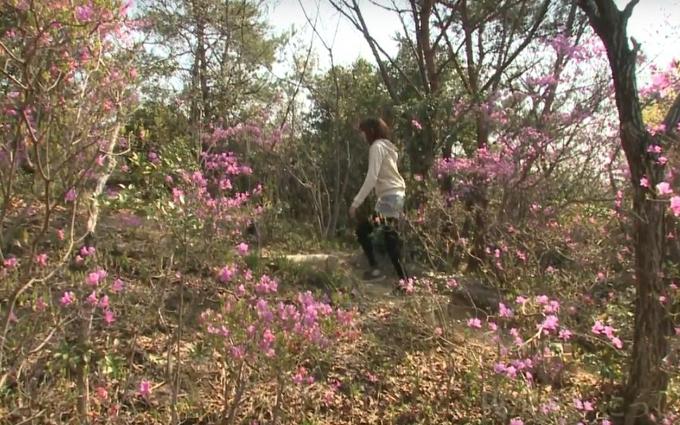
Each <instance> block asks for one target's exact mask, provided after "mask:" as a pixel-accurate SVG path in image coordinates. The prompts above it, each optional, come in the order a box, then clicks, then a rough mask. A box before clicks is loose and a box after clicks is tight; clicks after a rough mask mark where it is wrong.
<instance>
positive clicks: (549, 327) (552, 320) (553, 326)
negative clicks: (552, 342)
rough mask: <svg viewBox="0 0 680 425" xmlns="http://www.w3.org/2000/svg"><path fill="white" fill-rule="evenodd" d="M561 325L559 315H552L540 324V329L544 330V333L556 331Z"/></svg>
mask: <svg viewBox="0 0 680 425" xmlns="http://www.w3.org/2000/svg"><path fill="white" fill-rule="evenodd" d="M559 325H560V321H559V319H558V318H557V316H554V315H550V316H546V318H545V320H543V323H541V324H540V325H539V329H541V330H543V333H550V332H551V331H556V330H557V328H558V327H559Z"/></svg>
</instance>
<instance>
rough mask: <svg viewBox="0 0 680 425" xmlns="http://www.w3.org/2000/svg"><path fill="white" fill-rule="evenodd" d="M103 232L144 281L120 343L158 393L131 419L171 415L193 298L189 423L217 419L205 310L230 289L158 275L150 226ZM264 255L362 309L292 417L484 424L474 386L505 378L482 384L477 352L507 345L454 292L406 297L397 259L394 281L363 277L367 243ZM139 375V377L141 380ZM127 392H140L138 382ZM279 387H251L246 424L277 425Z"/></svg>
mask: <svg viewBox="0 0 680 425" xmlns="http://www.w3.org/2000/svg"><path fill="white" fill-rule="evenodd" d="M102 228H103V229H104V231H105V233H106V234H108V235H110V237H111V239H109V243H110V244H111V245H112V246H111V247H109V249H112V250H113V251H114V252H116V253H117V254H118V255H117V257H115V258H113V260H112V262H113V263H115V264H116V267H118V268H119V269H120V270H121V272H122V274H123V275H127V276H128V279H133V280H134V281H135V284H133V285H131V293H130V297H131V299H132V300H136V302H134V301H133V303H132V305H131V306H130V307H129V308H128V311H126V312H122V315H125V316H128V317H129V318H131V320H129V321H128V320H126V323H129V324H130V325H126V328H124V329H122V330H121V334H120V340H119V342H118V343H119V344H122V345H125V346H126V347H125V350H122V351H124V352H126V356H125V357H126V362H127V363H128V368H129V370H131V371H133V374H134V373H135V371H136V373H138V374H139V375H140V376H139V378H141V376H142V374H143V375H144V376H147V377H150V378H151V379H152V380H153V382H154V388H153V393H154V397H153V398H152V399H151V400H150V401H149V402H148V403H147V402H144V401H140V400H138V399H135V398H134V397H132V395H131V394H130V397H129V402H130V404H129V405H128V406H126V409H124V410H125V411H126V413H125V416H127V419H128V420H129V421H133V422H134V423H167V422H166V420H167V417H168V416H167V415H169V412H168V407H167V405H168V404H169V402H170V399H171V394H170V393H171V390H170V387H171V385H170V382H169V381H170V380H169V379H168V376H170V374H169V371H170V370H171V369H172V368H173V364H172V363H173V362H172V359H171V356H169V355H168V354H167V353H168V352H169V351H171V350H172V346H173V345H174V344H175V329H176V325H175V323H176V322H177V320H178V317H179V316H178V310H179V305H180V303H182V304H183V306H184V309H183V311H182V313H183V314H182V315H183V322H184V330H183V334H184V341H182V344H181V346H182V347H181V358H182V365H181V369H180V370H181V373H180V376H181V384H180V385H181V388H182V390H181V392H180V396H179V401H178V410H179V411H180V413H181V414H180V416H181V417H184V418H185V419H184V422H183V423H185V424H191V423H195V424H199V423H200V424H210V423H216V421H217V417H218V416H219V413H220V412H221V410H222V408H223V406H224V399H223V397H222V388H223V384H224V379H225V377H224V376H223V374H222V373H221V372H220V371H219V370H216V369H215V366H216V365H215V364H214V362H213V363H212V364H211V363H210V362H207V361H205V359H206V358H207V353H206V352H205V347H204V346H203V344H202V342H201V339H200V337H199V335H200V334H201V332H199V328H200V324H199V322H200V320H199V317H200V314H201V312H203V311H204V310H205V309H207V308H215V307H216V305H217V304H216V301H217V299H218V297H219V288H217V287H216V286H217V285H216V284H214V283H212V282H211V283H206V280H209V279H210V278H209V277H206V276H203V277H202V278H201V277H200V276H199V277H198V278H197V279H188V282H189V283H187V284H186V287H185V289H184V291H183V293H182V297H181V298H182V299H181V300H180V296H179V291H178V284H177V281H176V280H177V279H173V278H171V277H168V276H164V275H163V273H162V272H161V273H158V272H157V271H152V269H156V270H158V269H159V268H162V267H164V265H163V264H162V263H165V262H167V261H169V260H168V259H167V258H165V259H164V258H159V257H158V255H157V253H158V252H162V251H159V250H158V248H159V247H162V246H163V245H164V241H163V239H164V238H163V237H162V236H161V235H160V234H157V233H156V232H154V231H153V230H150V229H149V228H147V226H146V225H138V223H137V224H136V225H133V226H122V227H121V226H116V225H107V224H106V223H104V224H103V225H102ZM105 238H106V237H105ZM105 238H104V239H105ZM329 251H330V252H329ZM261 261H262V262H263V263H264V264H265V268H267V269H268V270H269V271H270V273H271V274H272V275H273V276H275V277H277V278H278V279H279V280H280V281H281V284H280V291H281V292H283V293H285V292H290V293H293V292H298V291H304V290H313V291H315V292H317V293H326V294H328V295H330V296H331V298H332V299H334V298H338V296H339V298H340V299H342V304H343V307H344V308H349V309H352V308H356V310H357V311H358V312H359V314H358V317H357V322H356V325H357V329H358V331H359V332H358V333H357V337H356V339H354V340H353V341H352V342H351V343H348V344H341V345H340V346H337V347H335V349H334V351H333V355H332V357H331V358H329V359H327V360H325V362H324V364H319V365H309V366H310V368H311V369H317V371H318V370H322V372H321V374H322V375H323V382H319V383H318V384H314V385H312V386H308V387H305V388H291V389H290V391H289V392H288V394H287V396H286V402H285V403H284V407H283V413H284V415H285V418H286V419H285V420H284V421H283V423H290V424H416V423H431V424H445V423H461V424H463V423H479V421H480V419H481V418H482V417H483V415H485V414H486V415H488V413H489V412H484V409H485V406H483V403H482V402H480V400H481V398H480V397H479V394H470V393H469V391H471V389H473V387H474V391H475V392H477V391H481V392H485V391H488V392H489V393H493V388H492V387H493V384H492V383H489V384H488V385H486V384H484V382H482V381H480V376H478V373H477V368H475V367H472V366H471V365H470V364H469V362H470V356H469V351H470V350H472V351H473V352H474V353H475V356H478V357H482V356H484V353H486V352H492V351H493V350H495V346H494V344H493V343H492V342H491V341H490V340H485V338H484V337H483V334H481V333H480V334H470V333H469V332H466V326H465V322H466V320H467V318H468V317H470V316H471V315H472V314H473V313H474V310H473V309H471V308H469V307H468V306H465V305H462V304H461V305H457V306H455V305H453V304H452V303H451V300H450V299H448V298H447V297H444V296H441V297H434V296H433V295H431V294H430V295H428V296H421V295H417V294H411V295H406V294H395V293H394V291H393V289H394V288H395V286H396V285H397V279H396V277H395V276H394V275H393V274H392V273H391V271H390V270H389V269H388V268H387V267H384V269H385V271H386V274H387V277H386V278H385V279H384V280H382V281H378V282H364V281H362V280H361V273H362V272H363V270H364V268H363V266H362V260H361V256H360V253H359V251H358V249H357V250H354V251H351V252H348V251H346V250H337V249H335V250H330V249H329V250H326V251H322V252H309V250H307V251H306V252H291V251H285V248H284V247H281V246H277V247H275V248H273V249H271V250H269V251H267V250H263V251H262V253H261ZM154 263H155V264H154ZM385 263H386V262H385ZM434 330H437V333H436V334H435V333H433V331H434ZM439 330H441V332H439ZM120 348H122V347H118V350H117V351H119V352H120V351H121V350H120ZM463 351H465V352H467V353H466V354H465V355H463V354H462V352H463ZM128 379H130V380H131V381H134V380H135V378H134V376H133V377H131V378H128ZM473 383H474V385H473ZM480 383H481V386H479V385H478V384H480ZM121 384H122V385H121V387H122V388H125V387H126V386H125V384H123V383H121ZM471 385H472V386H471ZM127 388H128V391H130V390H131V388H130V384H129V383H128V385H127ZM205 394H213V395H214V397H209V398H205ZM274 394H275V391H274V383H273V382H271V383H269V384H267V383H265V384H264V385H263V384H259V385H257V386H253V387H251V388H249V390H248V391H247V392H246V394H245V395H244V399H243V401H242V407H241V409H240V411H241V413H242V415H241V420H242V422H240V423H248V424H250V423H267V417H268V411H269V409H270V408H271V406H272V404H273V403H274V400H273V398H274ZM486 407H488V406H486Z"/></svg>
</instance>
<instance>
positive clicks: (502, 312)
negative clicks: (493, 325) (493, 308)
mask: <svg viewBox="0 0 680 425" xmlns="http://www.w3.org/2000/svg"><path fill="white" fill-rule="evenodd" d="M498 315H499V316H500V317H512V310H510V309H509V308H507V307H506V306H505V304H503V303H498Z"/></svg>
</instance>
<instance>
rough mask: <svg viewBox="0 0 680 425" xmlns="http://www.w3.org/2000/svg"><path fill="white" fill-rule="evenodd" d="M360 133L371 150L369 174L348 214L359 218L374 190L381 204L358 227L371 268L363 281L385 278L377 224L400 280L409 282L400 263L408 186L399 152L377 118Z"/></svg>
mask: <svg viewBox="0 0 680 425" xmlns="http://www.w3.org/2000/svg"><path fill="white" fill-rule="evenodd" d="M359 130H361V133H362V135H363V137H364V139H365V140H366V142H367V143H368V144H369V145H370V147H369V150H368V173H367V174H366V179H365V180H364V184H363V185H362V186H361V189H359V193H357V195H356V196H355V197H354V201H353V202H352V206H351V207H350V209H349V215H350V217H352V218H353V219H354V218H356V210H357V208H359V206H361V204H362V203H363V202H364V200H365V199H366V197H367V196H368V194H369V193H370V192H371V190H373V189H375V193H376V195H377V197H378V202H376V204H375V213H374V215H373V217H372V219H364V220H360V221H359V224H358V226H357V238H358V240H359V243H360V244H361V247H362V248H363V250H364V254H366V258H368V263H369V265H370V267H371V268H370V269H369V270H367V271H366V272H365V273H364V279H366V280H377V279H382V278H383V277H384V276H383V275H382V273H381V272H380V270H379V269H378V263H377V261H376V260H375V253H374V252H373V244H372V243H371V237H370V235H371V232H373V227H374V225H379V226H382V227H383V234H384V235H385V248H386V249H387V254H388V255H389V257H390V261H392V265H393V266H394V269H395V271H396V272H397V276H399V279H406V278H407V276H406V273H405V271H404V267H403V265H402V262H401V256H400V244H401V241H400V240H399V235H398V234H397V231H396V224H397V221H398V219H399V217H400V216H401V214H402V211H403V208H404V195H405V192H406V183H405V182H404V179H403V178H402V177H401V175H400V174H399V170H398V168H397V159H398V156H399V154H398V152H397V148H396V147H394V145H393V144H392V142H390V141H389V140H388V139H389V128H388V127H387V124H385V122H384V121H383V120H381V119H378V118H368V119H365V120H363V121H362V122H361V123H360V124H359Z"/></svg>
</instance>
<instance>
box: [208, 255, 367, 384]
mask: <svg viewBox="0 0 680 425" xmlns="http://www.w3.org/2000/svg"><path fill="white" fill-rule="evenodd" d="M225 270H228V273H227V274H228V275H229V279H228V283H227V284H228V287H229V288H231V289H232V292H231V294H230V295H228V296H227V297H226V298H225V301H224V305H223V307H222V308H221V309H220V310H219V311H216V310H206V311H205V312H203V313H202V314H201V321H202V323H203V325H204V329H205V332H206V334H207V335H209V336H211V337H212V338H216V341H217V343H216V345H215V347H218V349H220V350H223V351H224V354H225V355H227V356H228V357H229V358H230V359H231V361H235V362H238V361H242V360H244V359H248V360H249V361H258V359H260V360H264V359H271V360H273V361H277V360H281V363H282V364H283V363H286V364H288V363H287V362H285V361H284V359H293V360H294V362H295V363H297V362H298V361H302V360H303V359H304V357H305V353H308V352H311V351H314V350H325V349H328V348H330V347H331V346H332V344H331V341H333V340H335V339H337V338H342V337H344V336H347V335H351V333H352V332H353V330H352V328H353V320H354V313H353V312H351V311H346V310H343V309H339V308H338V309H336V308H333V307H331V306H330V304H328V303H327V302H325V301H321V300H318V299H317V298H316V297H314V296H313V295H312V293H311V292H309V291H307V292H302V293H298V294H297V297H296V299H295V300H285V299H283V297H282V296H281V295H280V294H279V292H278V288H279V282H278V281H277V280H276V279H275V278H272V277H270V276H268V275H262V276H260V277H259V279H255V278H253V276H252V272H251V271H250V270H248V269H245V268H241V267H239V266H237V265H233V264H232V265H227V266H225V267H223V268H222V269H221V271H220V272H219V276H220V278H219V280H220V282H222V283H224V282H225V280H224V279H223V278H222V276H224V275H225ZM298 364H299V363H298ZM291 374H292V380H293V382H295V383H297V384H302V383H307V384H309V383H311V382H313V378H312V377H311V376H309V375H308V373H307V370H306V369H305V368H304V367H302V366H298V367H297V368H296V369H295V371H291Z"/></svg>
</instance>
